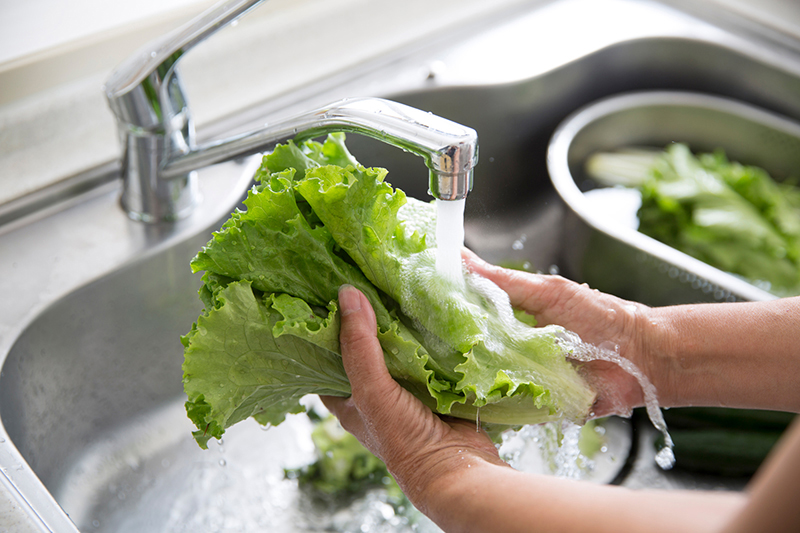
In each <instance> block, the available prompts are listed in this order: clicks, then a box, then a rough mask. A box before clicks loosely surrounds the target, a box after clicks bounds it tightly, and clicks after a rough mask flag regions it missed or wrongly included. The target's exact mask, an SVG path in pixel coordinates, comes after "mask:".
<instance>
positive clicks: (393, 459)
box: [322, 286, 505, 512]
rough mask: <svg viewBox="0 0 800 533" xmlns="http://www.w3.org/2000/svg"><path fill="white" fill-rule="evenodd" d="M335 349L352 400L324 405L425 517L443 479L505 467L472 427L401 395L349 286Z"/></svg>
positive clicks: (371, 317)
mask: <svg viewBox="0 0 800 533" xmlns="http://www.w3.org/2000/svg"><path fill="white" fill-rule="evenodd" d="M339 308H340V310H341V331H340V335H339V341H340V345H341V351H342V362H343V363H344V368H345V371H346V372H347V377H348V378H349V380H350V384H351V386H352V390H353V394H352V396H351V397H349V398H337V397H332V396H325V397H322V401H323V403H324V404H325V406H326V407H327V408H328V409H329V410H330V411H331V412H332V413H333V414H334V415H335V416H336V417H337V418H338V419H339V421H340V422H341V424H342V426H343V427H344V428H345V429H346V430H347V431H349V432H350V433H352V434H353V435H355V436H356V438H358V440H359V441H360V442H361V443H362V444H364V446H366V447H367V448H368V449H369V450H370V451H371V452H372V453H374V454H375V455H376V456H377V457H379V458H380V459H381V460H383V462H384V463H385V464H386V466H387V468H388V469H389V471H390V472H391V473H392V475H393V476H394V478H395V480H396V481H397V482H398V484H399V485H400V487H401V488H402V489H403V492H404V493H405V494H406V496H408V498H409V499H410V500H411V502H412V503H414V504H415V505H416V506H417V507H418V508H420V510H422V511H423V512H424V506H425V502H426V501H428V498H427V497H426V492H427V491H429V490H433V489H431V485H432V482H434V481H436V479H437V478H438V477H439V476H443V475H444V474H448V475H452V474H453V473H454V472H457V471H459V470H461V469H465V468H469V467H470V466H472V465H473V464H474V463H475V462H476V461H480V462H486V463H492V464H496V465H505V463H504V462H503V461H502V460H501V459H500V457H499V455H498V452H497V449H496V448H495V446H494V444H493V443H492V441H491V439H489V437H488V436H487V435H486V433H485V432H483V431H478V430H476V426H475V422H474V421H468V420H459V419H455V418H450V417H443V416H439V415H437V414H435V413H433V412H432V411H431V410H430V409H429V408H428V407H426V406H425V405H424V404H423V403H422V402H420V401H419V400H418V399H417V398H415V397H414V395H412V394H411V393H410V392H408V391H407V390H405V389H404V388H403V387H401V386H400V385H399V384H398V383H397V382H396V381H394V379H392V376H391V375H390V374H389V371H388V370H387V368H386V363H385V362H384V359H383V350H382V349H381V345H380V343H379V342H378V338H377V335H376V333H377V324H376V321H375V312H374V311H373V309H372V307H371V306H370V304H369V301H368V300H367V299H366V297H365V296H364V295H363V294H362V293H361V292H360V291H358V289H356V288H354V287H351V286H344V287H342V288H341V289H340V291H339Z"/></svg>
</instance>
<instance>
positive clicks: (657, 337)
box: [635, 307, 687, 407]
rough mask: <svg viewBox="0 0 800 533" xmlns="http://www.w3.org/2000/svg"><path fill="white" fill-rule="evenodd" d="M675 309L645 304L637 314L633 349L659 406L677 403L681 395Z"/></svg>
mask: <svg viewBox="0 0 800 533" xmlns="http://www.w3.org/2000/svg"><path fill="white" fill-rule="evenodd" d="M674 310H675V308H672V307H646V308H644V310H643V311H642V312H640V313H639V314H638V322H639V323H638V325H637V327H636V331H637V336H636V341H635V343H636V351H637V353H639V354H641V355H640V357H639V360H638V364H639V367H640V370H641V371H642V372H644V374H645V375H646V376H647V378H648V379H649V380H650V382H651V383H652V384H653V386H654V387H655V388H656V394H657V396H658V401H659V403H660V405H661V407H674V406H677V405H678V404H679V403H680V402H681V401H682V399H684V398H685V394H686V391H685V390H682V389H683V387H684V386H685V384H686V383H685V381H684V379H683V373H684V372H685V371H686V370H687V368H686V360H685V359H684V360H682V359H681V357H680V352H681V351H680V348H679V342H678V341H679V339H680V338H681V333H680V331H679V328H678V327H677V324H676V323H675V320H674V318H675V313H674Z"/></svg>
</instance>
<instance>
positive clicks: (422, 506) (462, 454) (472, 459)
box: [387, 446, 510, 518]
mask: <svg viewBox="0 0 800 533" xmlns="http://www.w3.org/2000/svg"><path fill="white" fill-rule="evenodd" d="M387 466H388V468H389V471H390V472H391V473H392V475H393V476H394V477H395V480H396V481H397V483H398V485H400V488H401V489H402V490H403V493H404V494H405V495H406V496H407V497H408V499H409V500H410V501H411V502H412V503H413V504H414V506H415V507H417V509H419V510H420V511H421V512H423V513H424V514H426V515H428V516H431V517H432V518H433V517H435V515H436V514H437V512H438V511H440V510H442V509H445V510H446V509H451V507H450V505H451V504H452V503H453V502H454V501H455V500H457V499H458V498H460V497H461V496H462V494H461V492H462V491H463V490H467V491H470V490H471V488H470V487H472V486H474V484H473V483H472V481H470V480H471V479H473V478H476V477H480V476H481V475H482V474H483V473H485V472H486V471H487V470H492V469H497V468H500V469H504V468H510V467H509V466H508V464H507V463H505V462H504V461H502V460H501V459H500V458H499V457H498V456H497V453H496V452H495V453H491V452H487V451H482V450H475V449H471V448H468V447H465V446H459V447H451V448H445V449H440V450H437V451H436V453H432V454H427V455H424V456H422V457H420V458H419V459H417V460H408V459H406V460H403V461H402V462H400V464H399V465H393V464H390V463H387Z"/></svg>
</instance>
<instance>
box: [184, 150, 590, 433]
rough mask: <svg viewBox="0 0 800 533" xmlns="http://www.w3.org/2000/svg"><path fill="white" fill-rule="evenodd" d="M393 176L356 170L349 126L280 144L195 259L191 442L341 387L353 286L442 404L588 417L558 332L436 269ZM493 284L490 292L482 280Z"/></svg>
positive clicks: (462, 412) (437, 405) (399, 374)
mask: <svg viewBox="0 0 800 533" xmlns="http://www.w3.org/2000/svg"><path fill="white" fill-rule="evenodd" d="M385 176H386V171H385V170H383V169H377V168H365V167H363V166H361V165H359V164H358V163H357V162H356V161H355V159H354V158H353V157H352V155H350V154H349V152H348V151H347V149H346V147H345V146H344V135H332V136H330V137H329V138H328V140H327V141H326V142H325V143H324V144H320V143H316V142H306V143H303V144H301V145H295V144H294V143H289V144H288V145H284V146H279V147H277V148H276V149H275V151H274V152H273V153H272V154H270V155H268V156H265V158H264V163H263V165H262V167H261V168H260V169H259V171H258V172H257V174H256V179H257V180H258V181H259V182H260V183H259V184H258V185H257V186H256V187H254V188H253V189H252V190H251V191H250V193H249V194H248V197H247V199H246V200H245V206H246V211H236V212H235V213H233V214H232V215H231V218H230V219H229V220H228V221H227V222H226V223H225V224H224V225H223V227H222V229H221V230H220V231H219V232H217V233H215V235H214V237H213V239H212V240H211V241H210V242H209V243H208V244H207V245H206V246H205V247H204V248H203V250H202V251H200V252H199V253H198V254H197V257H196V258H195V259H194V260H193V261H192V268H193V269H194V271H196V272H198V271H205V273H204V275H203V282H204V284H203V287H202V288H201V290H200V297H201V299H202V300H203V302H204V304H205V310H204V311H203V314H202V315H201V316H200V317H199V318H198V320H197V322H196V323H195V325H194V326H193V328H192V330H191V331H190V332H189V333H188V334H187V335H186V336H185V337H184V338H183V342H184V345H185V360H184V364H183V371H184V380H183V381H184V389H185V391H186V394H187V396H188V401H187V404H186V406H187V413H188V414H189V416H190V418H191V419H192V421H193V422H194V423H195V425H196V426H197V431H196V432H195V434H194V435H195V438H196V439H197V441H198V443H199V444H200V445H201V446H202V447H205V446H206V443H207V441H208V439H209V438H212V437H214V438H219V437H220V436H221V435H222V433H223V432H224V430H225V429H226V428H228V427H230V426H232V425H233V424H235V423H237V422H239V421H241V420H244V419H246V418H248V417H254V418H255V419H256V420H257V421H259V422H261V423H262V424H272V425H277V424H279V423H281V422H282V421H283V420H284V418H285V416H286V414H288V413H296V412H299V411H301V410H302V409H303V408H302V406H301V404H300V398H302V397H303V396H304V395H306V394H328V395H338V396H348V395H349V394H350V386H349V383H348V381H347V377H346V375H345V373H344V369H343V367H342V363H341V355H340V353H339V344H338V334H339V321H338V306H337V300H336V299H337V295H338V289H339V287H340V286H341V285H343V284H345V283H347V284H351V285H354V286H355V287H357V288H359V289H360V290H361V291H362V292H363V293H364V294H365V295H366V296H367V298H368V299H369V301H370V303H371V304H372V306H373V307H374V309H375V314H376V317H377V321H378V338H379V340H380V342H381V346H382V347H383V350H384V356H385V360H386V363H387V366H388V368H389V371H390V373H391V374H392V376H393V377H394V378H395V379H396V380H397V381H398V382H399V383H400V384H401V385H403V386H404V387H405V388H407V389H408V390H410V391H411V392H412V393H413V394H415V395H416V396H417V397H418V398H420V400H422V401H423V402H424V403H425V404H426V405H428V406H430V407H431V408H432V409H434V410H436V411H437V412H439V413H443V414H451V415H453V416H459V417H462V418H470V419H474V418H476V415H477V410H478V409H479V408H480V417H481V420H482V421H483V422H486V423H492V424H498V425H509V426H516V425H521V424H526V423H538V422H543V421H547V420H552V419H560V418H566V419H570V420H573V421H583V420H584V419H585V418H586V416H587V414H588V412H589V409H590V407H591V405H592V402H593V400H594V396H595V394H594V391H593V390H592V389H591V388H590V387H589V386H588V385H587V384H586V383H585V382H584V380H583V379H582V378H581V377H580V376H579V375H578V373H577V371H576V370H575V368H574V367H573V366H572V364H571V363H570V362H568V361H567V360H566V355H567V353H566V349H565V348H563V347H561V346H560V345H559V343H558V339H559V338H560V335H561V333H562V330H561V329H560V328H558V327H556V326H548V327H544V328H535V327H531V326H530V325H528V324H523V323H522V322H520V321H519V320H517V319H516V318H514V316H513V313H511V312H510V308H509V310H508V313H506V312H505V311H504V307H503V306H502V305H498V304H497V299H498V296H499V300H502V299H503V297H504V295H502V293H500V294H499V295H498V292H497V291H499V289H497V288H496V287H494V286H493V285H491V284H489V282H488V281H487V280H482V279H480V278H477V277H476V276H473V275H467V276H465V282H464V283H463V284H462V283H456V282H453V281H449V280H447V279H445V278H443V277H441V276H440V275H439V273H438V272H437V271H436V267H435V242H433V239H434V235H435V233H434V231H432V230H433V228H434V226H433V224H434V223H435V218H436V210H435V207H434V206H433V205H432V204H430V203H426V202H421V201H419V200H415V199H413V198H407V197H406V196H405V194H404V193H403V192H402V191H400V190H397V189H393V188H392V187H391V186H390V185H389V184H388V183H386V182H385V181H384V177H385ZM490 285H491V286H490Z"/></svg>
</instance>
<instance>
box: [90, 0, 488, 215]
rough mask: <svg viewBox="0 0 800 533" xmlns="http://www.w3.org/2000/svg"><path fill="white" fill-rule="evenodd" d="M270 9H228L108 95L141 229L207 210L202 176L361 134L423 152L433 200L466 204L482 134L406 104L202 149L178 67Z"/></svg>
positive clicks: (132, 65) (365, 108) (153, 50)
mask: <svg viewBox="0 0 800 533" xmlns="http://www.w3.org/2000/svg"><path fill="white" fill-rule="evenodd" d="M260 2H261V0H227V1H223V2H220V3H219V4H217V5H215V6H213V7H211V8H210V9H209V10H208V11H206V12H205V13H203V14H201V15H199V16H198V17H197V18H196V19H194V20H192V21H190V22H189V23H187V24H186V25H185V26H183V27H181V28H178V29H177V30H176V31H175V32H173V33H171V34H168V35H166V36H164V37H162V38H160V39H157V40H156V41H154V42H153V43H150V44H149V45H147V46H146V47H144V48H143V49H141V50H140V51H139V52H138V53H136V54H134V55H133V56H131V57H130V58H129V59H128V60H127V61H125V62H123V63H122V64H121V65H120V66H119V67H118V68H117V69H116V70H115V71H114V72H113V73H112V75H111V76H110V77H109V79H108V81H107V82H106V86H105V92H106V97H107V99H108V102H109V106H110V107H111V110H112V111H113V112H114V114H115V115H116V118H117V125H118V128H119V131H120V137H121V139H122V143H123V158H122V178H123V191H122V198H121V202H122V205H123V208H124V209H125V210H126V212H127V213H128V214H129V216H131V217H132V218H134V219H137V220H142V221H144V222H159V221H162V220H175V219H178V218H182V217H184V216H186V215H188V214H189V212H191V209H192V207H193V206H194V205H195V204H196V202H197V201H198V196H199V195H198V194H197V192H196V190H197V185H196V172H195V171H196V170H197V169H200V168H203V167H205V166H208V165H212V164H215V163H221V162H224V161H228V160H231V159H234V158H237V157H242V156H246V155H251V154H255V153H259V152H264V151H268V150H270V149H272V148H273V147H274V146H275V145H276V144H278V143H282V142H286V141H287V140H289V139H292V138H294V139H297V140H305V139H310V138H313V137H317V136H320V135H324V134H326V133H331V132H337V131H345V132H355V133H359V134H362V135H366V136H369V137H373V138H375V139H378V140H381V141H384V142H386V143H388V144H391V145H394V146H397V147H399V148H401V149H403V150H406V151H408V152H413V153H415V154H417V155H419V156H421V157H422V158H423V160H424V161H425V164H426V165H427V167H428V169H429V180H430V192H431V194H432V195H433V196H434V197H436V198H438V199H441V200H460V199H463V198H465V197H466V196H467V193H469V191H470V190H471V189H472V176H473V168H474V166H475V164H476V163H477V161H478V139H477V134H476V132H475V131H474V130H473V129H471V128H467V127H465V126H462V125H460V124H457V123H455V122H452V121H450V120H446V119H444V118H441V117H438V116H436V115H433V114H431V113H426V112H423V111H420V110H418V109H415V108H413V107H409V106H406V105H403V104H399V103H397V102H392V101H389V100H383V99H379V98H355V99H345V100H341V101H339V102H335V103H333V104H330V105H328V106H325V107H323V108H321V109H317V110H314V111H311V112H308V113H302V114H300V115H297V116H295V117H292V118H290V119H287V120H284V121H281V122H279V123H276V124H270V125H268V126H265V127H263V128H260V129H258V130H255V131H252V132H249V133H245V134H242V135H238V136H235V137H232V138H229V139H225V140H222V141H217V142H214V143H210V144H207V145H204V146H198V145H197V144H196V142H195V131H194V122H193V119H192V114H191V109H190V108H189V105H188V103H187V99H186V97H185V96H184V92H183V88H182V84H181V80H180V77H179V75H178V70H177V66H178V65H177V64H178V60H179V59H180V58H181V57H182V56H183V54H185V53H186V52H187V51H188V50H189V49H190V48H191V47H192V46H194V45H195V44H197V43H198V42H200V41H201V40H203V39H205V38H206V37H208V36H210V35H212V34H213V33H214V32H215V31H217V30H218V29H219V28H221V27H223V26H224V25H226V24H228V23H230V22H232V21H233V20H235V19H236V18H238V17H239V16H241V15H242V14H244V13H245V12H247V11H248V10H249V9H251V8H253V7H255V6H256V5H257V4H259V3H260Z"/></svg>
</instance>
